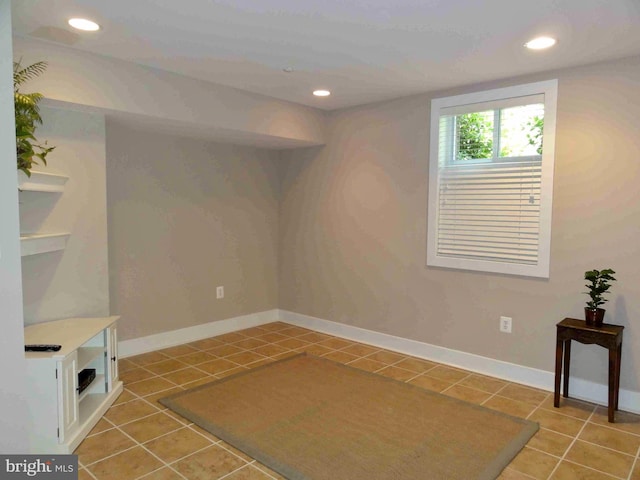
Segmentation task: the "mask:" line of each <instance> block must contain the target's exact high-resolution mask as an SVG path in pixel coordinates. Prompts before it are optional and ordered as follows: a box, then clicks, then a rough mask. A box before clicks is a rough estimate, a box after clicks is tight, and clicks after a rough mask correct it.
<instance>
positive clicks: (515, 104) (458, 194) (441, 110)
mask: <svg viewBox="0 0 640 480" xmlns="http://www.w3.org/2000/svg"><path fill="white" fill-rule="evenodd" d="M555 86H556V82H555V81H552V82H539V83H537V84H529V85H523V86H519V87H511V88H507V89H499V90H492V91H489V92H481V93H478V94H469V95H462V96H457V97H447V98H444V99H437V100H434V101H433V102H432V115H431V121H432V128H431V138H432V139H435V141H432V144H431V159H430V170H429V175H430V179H429V188H430V192H429V225H428V228H429V231H428V242H427V264H428V265H433V266H441V267H451V268H461V269H468V270H480V271H487V272H499V273H511V274H517V275H528V276H537V277H548V271H549V247H550V233H551V232H550V230H551V195H552V180H553V146H554V133H555V98H556V97H555Z"/></svg>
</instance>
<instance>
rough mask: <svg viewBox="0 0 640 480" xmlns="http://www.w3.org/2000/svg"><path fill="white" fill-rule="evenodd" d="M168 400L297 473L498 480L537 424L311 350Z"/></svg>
mask: <svg viewBox="0 0 640 480" xmlns="http://www.w3.org/2000/svg"><path fill="white" fill-rule="evenodd" d="M160 402H161V403H162V404H164V405H166V406H167V407H169V408H170V409H171V410H174V411H175V412H177V413H179V414H180V415H182V416H183V417H186V418H187V419H189V420H191V421H192V422H194V423H195V424H197V425H199V426H200V427H202V428H204V429H205V430H208V431H209V432H211V433H213V434H214V435H216V436H218V437H219V438H221V439H223V440H225V441H227V442H228V443H230V444H231V445H233V446H234V447H236V448H238V449H239V450H242V451H243V452H245V453H246V454H248V455H250V456H251V457H253V458H255V459H257V460H259V461H260V462H262V463H263V464H265V465H267V466H268V467H270V468H271V469H273V470H275V471H276V472H278V473H280V474H281V475H283V476H285V477H287V478H288V479H292V480H303V479H313V480H387V479H388V480H391V479H393V480H401V479H407V480H417V479H425V480H456V479H460V480H472V479H495V478H496V477H497V476H498V475H499V474H500V472H501V471H502V469H503V468H504V467H505V466H507V465H508V464H509V462H510V461H511V460H512V459H513V457H515V455H516V454H517V453H518V452H519V451H520V449H521V448H522V447H523V446H524V445H525V444H526V443H527V441H528V440H529V439H530V438H531V437H532V436H533V435H534V434H535V432H536V431H537V430H538V424H536V423H533V422H530V421H528V420H523V419H519V418H515V417H511V416H508V415H505V414H503V413H500V412H496V411H493V410H489V409H487V408H484V407H481V406H478V405H473V404H470V403H467V402H464V401H461V400H457V399H455V398H451V397H447V396H445V395H441V394H438V393H433V392H430V391H427V390H423V389H421V388H418V387H415V386H413V385H410V384H406V383H402V382H399V381H396V380H393V379H390V378H387V377H383V376H381V375H376V374H373V373H368V372H364V371H362V370H358V369H356V368H353V367H349V366H347V365H342V364H339V363H335V362H333V361H331V360H327V359H324V358H318V357H315V356H312V355H306V354H301V355H297V356H294V357H290V358H287V359H284V360H280V361H277V362H274V363H271V364H268V365H264V366H262V367H259V368H256V369H253V370H247V371H246V372H242V373H239V374H237V375H233V376H230V377H226V378H224V379H222V380H218V381H215V382H212V383H209V384H206V385H202V386H199V387H195V388H193V389H191V390H187V391H185V392H180V393H178V394H175V395H171V396H169V397H166V398H163V399H161V400H160Z"/></svg>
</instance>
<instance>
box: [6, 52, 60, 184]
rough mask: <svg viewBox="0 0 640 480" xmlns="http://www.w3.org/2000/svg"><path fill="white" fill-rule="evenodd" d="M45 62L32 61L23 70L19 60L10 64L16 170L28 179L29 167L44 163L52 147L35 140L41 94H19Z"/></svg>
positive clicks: (40, 71)
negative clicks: (22, 86) (11, 67)
mask: <svg viewBox="0 0 640 480" xmlns="http://www.w3.org/2000/svg"><path fill="white" fill-rule="evenodd" d="M46 68H47V64H46V62H36V63H34V64H32V65H29V66H27V67H23V66H22V65H21V64H20V61H18V62H13V104H14V109H15V120H16V154H17V157H18V170H22V171H23V172H24V173H25V174H26V175H27V176H31V168H32V167H33V165H34V164H36V165H37V164H38V162H37V161H36V160H35V159H36V158H37V159H39V160H40V161H41V162H42V164H43V165H46V164H47V155H48V154H49V153H50V152H51V151H52V150H53V149H54V148H55V147H50V146H48V145H47V142H46V141H45V142H44V143H42V144H41V143H38V139H37V138H36V137H35V131H36V125H42V117H40V109H39V108H38V103H39V102H40V100H42V99H43V98H44V96H43V95H42V94H41V93H23V92H21V91H20V87H21V85H22V84H23V83H25V82H27V81H28V80H31V79H33V78H35V77H37V76H38V75H41V74H42V73H44V71H45V70H46Z"/></svg>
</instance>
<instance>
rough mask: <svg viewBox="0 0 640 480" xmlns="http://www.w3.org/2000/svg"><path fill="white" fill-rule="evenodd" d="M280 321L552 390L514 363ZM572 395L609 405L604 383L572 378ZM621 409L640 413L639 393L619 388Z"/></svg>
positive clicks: (318, 321)
mask: <svg viewBox="0 0 640 480" xmlns="http://www.w3.org/2000/svg"><path fill="white" fill-rule="evenodd" d="M279 318H280V321H282V322H286V323H290V324H292V325H296V326H299V327H305V328H309V329H311V330H316V331H318V332H322V333H327V334H330V335H335V336H337V337H342V338H346V339H349V340H354V341H357V342H362V343H367V344H369V345H375V346H377V347H380V348H385V349H387V350H393V351H395V352H399V353H404V354H406V355H412V356H415V357H419V358H424V359H425V360H432V361H434V362H438V363H444V364H446V365H451V366H453V367H458V368H463V369H465V370H470V371H472V372H476V373H480V374H483V375H489V376H492V377H497V378H502V379H504V380H508V381H511V382H516V383H521V384H524V385H529V386H531V387H535V388H539V389H542V390H547V391H553V384H554V377H555V374H554V372H547V371H545V370H539V369H537V368H530V367H525V366H523V365H517V364H515V363H509V362H503V361H501V360H495V359H493V358H487V357H482V356H480V355H474V354H472V353H466V352H461V351H458V350H451V349H449V348H444V347H439V346H437V345H430V344H428V343H423V342H418V341H415V340H409V339H407V338H402V337H396V336H393V335H388V334H386V333H379V332H374V331H372V330H366V329H364V328H359V327H352V326H350V325H344V324H342V323H337V322H332V321H330V320H324V319H322V318H316V317H311V316H309V315H303V314H300V313H295V312H290V311H287V310H279ZM569 387H570V394H571V397H573V398H578V399H581V400H586V401H589V402H593V403H597V404H600V405H607V401H608V400H607V399H608V395H607V392H608V387H607V386H606V385H603V384H599V383H595V382H591V381H588V380H583V379H581V378H575V377H572V378H571V380H570V385H569ZM619 407H620V410H625V411H627V412H633V413H640V392H634V391H631V390H625V389H620V397H619Z"/></svg>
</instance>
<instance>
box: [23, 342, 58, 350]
mask: <svg viewBox="0 0 640 480" xmlns="http://www.w3.org/2000/svg"><path fill="white" fill-rule="evenodd" d="M61 348H62V345H48V344H34V345H25V346H24V351H25V352H57V351H58V350H60V349H61Z"/></svg>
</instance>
